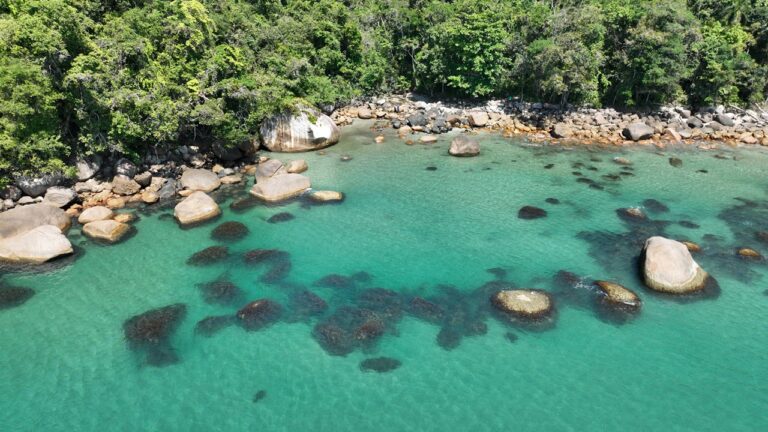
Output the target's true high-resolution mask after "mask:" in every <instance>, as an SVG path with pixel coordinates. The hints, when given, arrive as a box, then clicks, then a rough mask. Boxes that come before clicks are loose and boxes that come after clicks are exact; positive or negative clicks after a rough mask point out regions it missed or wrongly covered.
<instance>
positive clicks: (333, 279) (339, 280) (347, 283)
mask: <svg viewBox="0 0 768 432" xmlns="http://www.w3.org/2000/svg"><path fill="white" fill-rule="evenodd" d="M312 285H314V286H318V287H326V288H344V289H347V288H352V287H354V286H355V280H354V279H352V278H351V277H349V276H344V275H340V274H336V273H332V274H329V275H327V276H323V277H322V278H320V279H318V280H316V281H315V282H314V283H313V284H312Z"/></svg>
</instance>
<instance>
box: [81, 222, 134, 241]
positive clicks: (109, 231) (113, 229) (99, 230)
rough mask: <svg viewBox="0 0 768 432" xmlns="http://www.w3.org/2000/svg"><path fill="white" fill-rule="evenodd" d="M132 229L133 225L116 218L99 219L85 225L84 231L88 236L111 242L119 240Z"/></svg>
mask: <svg viewBox="0 0 768 432" xmlns="http://www.w3.org/2000/svg"><path fill="white" fill-rule="evenodd" d="M130 229H131V226H130V225H128V224H124V223H121V222H118V221H115V220H98V221H93V222H88V223H87V224H85V225H84V226H83V233H84V234H85V235H87V236H88V237H91V238H95V239H99V240H104V241H107V242H109V243H114V242H117V241H119V240H120V239H121V238H123V236H124V235H125V234H126V233H127V232H128V231H129V230H130Z"/></svg>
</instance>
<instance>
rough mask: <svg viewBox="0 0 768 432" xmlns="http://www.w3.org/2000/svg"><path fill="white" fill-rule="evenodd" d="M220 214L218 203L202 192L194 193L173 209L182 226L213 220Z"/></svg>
mask: <svg viewBox="0 0 768 432" xmlns="http://www.w3.org/2000/svg"><path fill="white" fill-rule="evenodd" d="M220 214H221V209H220V208H219V205H218V204H216V201H214V200H213V198H211V197H209V196H208V195H206V194H205V192H201V191H195V192H192V194H191V195H189V196H188V197H186V198H184V200H183V201H182V202H180V203H178V204H177V205H176V207H175V208H174V209H173V215H174V216H175V217H176V219H177V220H178V221H179V222H180V223H181V224H182V225H188V224H193V223H197V222H202V221H206V220H208V219H213V218H215V217H216V216H218V215H220Z"/></svg>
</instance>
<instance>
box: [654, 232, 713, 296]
mask: <svg viewBox="0 0 768 432" xmlns="http://www.w3.org/2000/svg"><path fill="white" fill-rule="evenodd" d="M643 275H644V276H645V284H646V285H648V287H649V288H651V289H653V290H656V291H661V292H666V293H672V294H685V293H689V292H694V291H699V290H701V289H702V288H704V285H705V284H706V280H707V276H708V275H707V272H705V271H704V270H703V269H702V268H701V267H699V265H698V264H697V263H696V261H694V260H693V257H692V256H691V252H690V251H689V250H688V247H686V246H685V245H684V244H683V243H680V242H678V241H675V240H670V239H667V238H664V237H659V236H655V237H651V238H649V239H648V240H646V242H645V261H644V263H643Z"/></svg>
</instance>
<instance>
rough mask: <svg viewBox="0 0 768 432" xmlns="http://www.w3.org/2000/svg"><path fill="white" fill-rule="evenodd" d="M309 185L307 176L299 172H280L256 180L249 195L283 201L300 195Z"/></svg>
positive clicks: (271, 200)
mask: <svg viewBox="0 0 768 432" xmlns="http://www.w3.org/2000/svg"><path fill="white" fill-rule="evenodd" d="M311 186H312V184H311V182H310V181H309V178H308V177H305V176H303V175H301V174H281V175H277V176H274V177H271V178H268V179H264V180H260V181H258V182H257V183H256V184H255V185H253V187H252V188H251V195H253V196H255V197H256V198H258V199H261V200H264V201H270V202H275V201H283V200H286V199H289V198H293V197H296V196H298V195H301V194H302V193H304V191H306V190H307V189H309V188H310V187H311Z"/></svg>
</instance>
